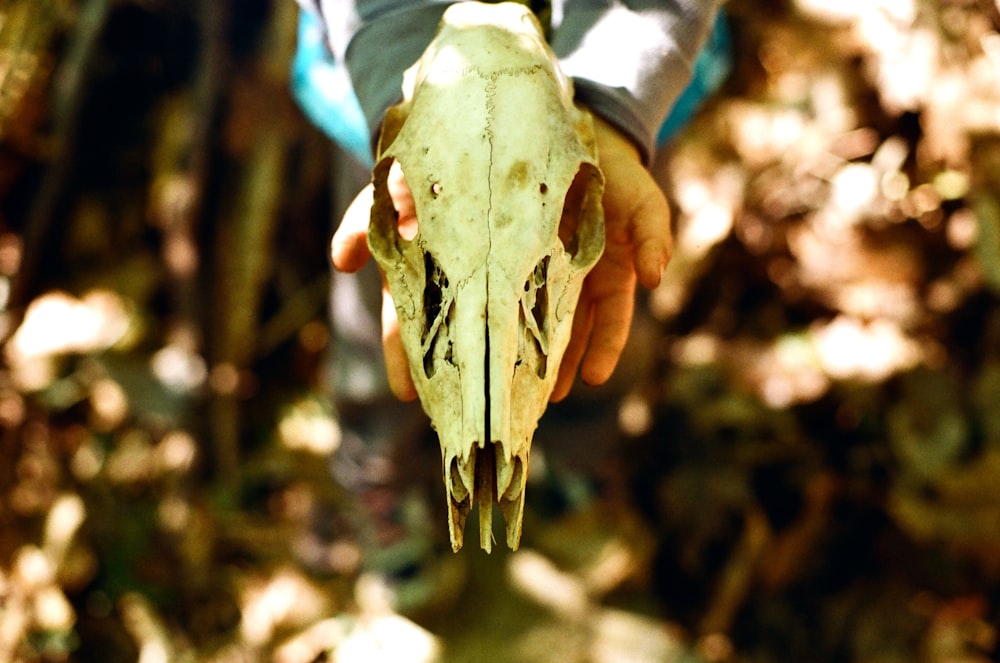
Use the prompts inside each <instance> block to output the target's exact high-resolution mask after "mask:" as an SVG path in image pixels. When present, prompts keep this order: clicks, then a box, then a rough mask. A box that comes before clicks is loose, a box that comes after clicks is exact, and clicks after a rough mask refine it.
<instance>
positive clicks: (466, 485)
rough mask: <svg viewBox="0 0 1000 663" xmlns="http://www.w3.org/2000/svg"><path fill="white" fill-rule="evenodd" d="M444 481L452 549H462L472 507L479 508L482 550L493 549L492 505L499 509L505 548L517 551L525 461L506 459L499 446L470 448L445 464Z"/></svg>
mask: <svg viewBox="0 0 1000 663" xmlns="http://www.w3.org/2000/svg"><path fill="white" fill-rule="evenodd" d="M446 468H447V469H446V472H445V475H446V476H445V481H446V486H447V489H448V503H449V509H448V513H449V515H448V525H449V530H450V534H451V543H452V548H453V549H454V550H455V551H456V552H457V551H458V550H460V549H461V548H462V542H463V540H464V533H465V523H466V520H467V518H468V515H469V512H470V511H471V510H472V505H473V504H474V503H475V504H477V505H478V506H479V543H480V546H481V547H482V548H483V550H485V551H487V552H490V551H491V550H492V548H493V504H494V503H497V504H499V505H500V510H501V513H503V517H504V521H505V523H506V535H507V536H506V539H507V545H508V546H509V547H510V548H511V549H514V550H516V549H517V547H518V544H519V543H520V539H521V521H522V518H523V514H524V490H525V478H526V469H527V461H526V459H522V458H521V457H519V456H512V457H509V458H508V457H507V456H506V454H505V453H504V450H503V447H502V445H500V444H496V443H495V444H494V445H493V448H492V449H490V448H489V447H485V448H480V447H479V446H478V445H473V447H472V449H471V451H470V453H469V455H468V456H467V457H466V458H464V459H462V458H460V457H458V456H454V455H453V456H451V458H450V459H449V460H448V461H447V465H446Z"/></svg>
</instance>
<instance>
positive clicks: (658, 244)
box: [331, 117, 672, 401]
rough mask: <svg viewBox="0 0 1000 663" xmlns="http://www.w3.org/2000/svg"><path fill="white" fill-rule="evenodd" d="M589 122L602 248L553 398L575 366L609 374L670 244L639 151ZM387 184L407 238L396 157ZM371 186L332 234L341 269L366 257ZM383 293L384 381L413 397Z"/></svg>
mask: <svg viewBox="0 0 1000 663" xmlns="http://www.w3.org/2000/svg"><path fill="white" fill-rule="evenodd" d="M594 129H595V135H596V140H597V151H598V157H599V161H600V166H601V170H602V171H603V172H604V178H605V185H604V197H603V200H602V203H603V205H604V225H605V248H604V253H603V255H602V256H601V258H600V260H599V261H598V262H597V264H596V265H595V266H594V268H593V269H592V270H591V272H590V273H589V274H588V275H587V278H586V279H585V280H584V283H583V290H582V292H581V294H580V302H579V304H578V306H577V310H576V317H575V318H574V320H573V332H572V335H571V338H570V342H569V345H568V347H567V349H566V354H565V355H564V357H563V361H562V364H561V365H560V367H559V376H558V378H557V379H556V384H555V388H554V390H553V392H552V397H551V400H553V401H558V400H562V399H563V398H565V397H566V395H567V394H568V393H569V390H570V388H571V387H572V385H573V380H574V378H575V376H576V373H577V370H578V369H579V371H580V376H581V378H582V379H583V381H584V382H585V383H587V384H592V385H597V384H601V383H603V382H605V381H607V379H608V378H609V377H611V374H612V372H613V371H614V369H615V366H616V365H617V363H618V358H619V357H620V356H621V353H622V350H623V349H624V347H625V342H626V340H628V334H629V328H630V326H631V323H632V314H633V310H634V305H635V287H636V281H637V280H638V281H640V282H641V283H642V284H643V285H644V286H646V287H647V288H655V287H656V286H657V284H658V283H659V282H660V277H661V275H662V274H663V270H664V268H665V267H666V264H667V261H668V260H669V259H670V252H671V247H672V242H671V234H670V208H669V207H668V205H667V201H666V198H665V197H664V195H663V192H662V191H661V190H660V188H659V186H658V185H657V184H656V182H655V180H653V177H652V175H650V173H649V171H648V170H647V169H646V167H645V166H644V165H643V163H642V160H641V158H640V155H639V150H638V149H637V148H636V146H635V145H634V144H633V143H632V142H631V141H630V140H629V139H628V138H626V137H625V136H624V135H622V134H621V133H620V132H619V131H618V130H617V129H615V128H614V127H612V126H611V125H610V124H608V123H607V122H605V121H603V120H601V119H600V118H597V117H595V118H594ZM387 185H388V188H389V194H390V196H391V197H392V200H393V203H394V204H395V206H396V211H397V212H398V213H399V225H400V234H401V235H403V236H404V237H412V236H413V235H414V234H415V233H416V223H417V219H416V210H415V208H414V203H413V196H412V193H411V192H410V189H409V187H408V186H407V185H406V180H405V179H404V178H403V172H402V169H400V168H399V166H398V164H396V165H394V166H393V169H392V170H391V171H390V173H389V178H388V182H387ZM372 191H373V187H372V186H371V185H368V186H367V187H365V188H364V189H363V190H362V191H361V192H360V193H359V194H358V195H357V196H356V197H355V199H354V201H353V202H352V203H351V205H350V206H349V207H348V209H347V211H346V212H345V214H344V218H343V220H342V221H341V223H340V226H339V228H338V229H337V232H336V233H335V234H334V236H333V241H332V243H331V254H332V258H333V265H334V267H335V268H337V269H338V270H340V271H343V272H355V271H357V270H359V269H361V268H362V267H363V266H364V265H365V263H366V262H368V259H369V258H370V257H371V254H370V253H369V250H368V243H367V231H368V219H369V215H370V210H371V205H372ZM382 295H383V296H382V347H383V351H384V352H385V363H386V372H387V374H388V378H389V386H390V388H391V389H392V391H393V393H394V394H395V395H396V397H397V398H399V399H400V400H404V401H408V400H413V399H415V398H416V397H417V391H416V387H415V386H414V384H413V378H412V376H411V375H410V366H409V363H408V362H407V360H406V353H405V351H404V350H403V342H402V339H401V338H400V335H399V321H398V319H397V318H396V309H395V306H394V305H393V302H392V296H391V295H390V294H389V291H388V289H387V288H386V287H385V283H384V281H383V288H382Z"/></svg>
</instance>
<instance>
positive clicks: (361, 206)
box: [330, 162, 417, 401]
mask: <svg viewBox="0 0 1000 663" xmlns="http://www.w3.org/2000/svg"><path fill="white" fill-rule="evenodd" d="M386 186H387V188H388V190H389V197H390V198H392V202H393V205H394V206H395V208H396V212H397V214H398V215H399V221H398V224H399V234H400V236H402V237H403V238H404V239H412V238H413V237H414V236H415V235H416V234H417V211H416V206H415V204H414V202H413V192H412V191H410V187H409V186H408V185H407V184H406V179H405V178H404V177H403V169H402V168H401V167H400V165H399V162H396V163H394V164H393V165H392V168H390V169H389V176H388V178H387V179H386ZM374 190H375V187H374V186H373V185H371V184H369V185H368V186H366V187H365V188H364V189H362V190H361V192H360V193H358V195H357V196H355V197H354V200H353V201H351V204H350V205H349V206H348V208H347V211H345V212H344V218H343V219H342V220H341V222H340V226H338V227H337V231H336V232H335V233H334V234H333V240H332V241H331V242H330V256H331V258H332V259H333V266H334V267H335V268H336V269H338V270H340V271H342V272H348V273H353V272H356V271H358V270H359V269H361V268H362V267H364V266H365V264H366V263H367V262H368V260H369V259H370V258H371V251H370V250H369V249H368V220H369V218H370V216H371V207H372V197H373V194H374ZM382 352H383V354H384V355H385V370H386V374H387V376H388V378H389V388H390V389H392V393H393V394H394V395H395V396H396V398H398V399H399V400H401V401H412V400H413V399H415V398H416V397H417V388H416V387H415V386H414V384H413V376H412V375H410V364H409V362H408V361H407V359H406V351H405V349H404V348H403V339H402V338H401V337H400V335H399V318H397V316H396V306H395V304H394V303H393V301H392V295H391V294H390V293H389V287H388V285H387V284H386V281H385V275H383V277H382Z"/></svg>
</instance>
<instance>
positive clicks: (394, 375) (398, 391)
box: [382, 288, 417, 401]
mask: <svg viewBox="0 0 1000 663" xmlns="http://www.w3.org/2000/svg"><path fill="white" fill-rule="evenodd" d="M382 352H383V354H384V355H385V372H386V375H387V377H388V378H389V388H390V389H391V390H392V393H393V394H394V395H395V396H396V398H398V399H399V400H401V401H412V400H413V399H415V398H416V397H417V388H416V386H415V385H414V384H413V376H412V375H410V363H409V362H408V361H407V360H406V350H405V349H404V348H403V339H402V337H401V336H400V335H399V318H398V317H397V316H396V306H395V304H394V303H393V301H392V295H390V294H389V291H388V290H387V289H385V288H383V289H382Z"/></svg>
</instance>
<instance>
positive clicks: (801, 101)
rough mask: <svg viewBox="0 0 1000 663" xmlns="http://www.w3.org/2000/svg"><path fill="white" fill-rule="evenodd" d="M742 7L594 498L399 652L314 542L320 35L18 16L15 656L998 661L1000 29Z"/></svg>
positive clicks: (927, 0)
mask: <svg viewBox="0 0 1000 663" xmlns="http://www.w3.org/2000/svg"><path fill="white" fill-rule="evenodd" d="M728 12H729V24H730V29H731V32H732V39H733V48H734V53H735V58H734V68H733V72H732V74H731V76H730V77H729V79H728V80H727V82H726V84H725V85H724V87H723V89H722V90H721V91H720V92H719V93H717V94H716V95H715V96H713V97H712V99H711V100H710V101H709V103H708V104H707V105H706V106H705V107H703V108H702V109H701V111H700V112H699V114H698V115H697V117H696V118H695V120H694V121H693V123H692V124H691V125H690V126H688V128H687V129H686V130H685V131H684V132H683V133H682V134H681V135H680V136H679V137H678V138H677V139H676V140H675V141H674V142H673V143H672V145H671V146H670V147H669V148H668V149H666V150H664V151H663V153H661V154H660V155H659V156H658V159H657V162H656V165H655V170H656V173H657V175H658V178H659V179H660V181H661V182H662V184H663V186H664V188H665V189H666V190H667V191H668V193H669V197H670V199H671V201H672V204H673V205H674V224H675V238H676V248H675V256H674V259H673V261H672V263H671V264H670V266H669V268H668V273H667V276H666V278H665V279H664V281H663V284H662V285H661V286H660V287H659V288H658V289H657V290H655V291H654V292H652V293H648V296H647V297H644V299H643V307H644V310H645V311H646V312H647V315H645V316H644V319H645V320H646V322H645V323H644V326H643V331H642V334H643V336H642V338H643V350H644V362H643V363H642V370H641V371H638V370H633V371H632V373H630V376H631V377H630V380H629V384H628V388H627V390H626V391H625V393H624V395H623V396H621V397H616V399H617V400H616V401H615V403H614V406H615V407H616V408H617V419H618V431H617V432H616V433H615V434H614V440H612V444H611V445H610V446H611V447H612V448H613V450H614V451H613V452H612V453H611V454H609V456H608V457H607V458H606V459H604V458H602V459H601V462H600V467H599V470H598V474H599V476H597V477H596V478H595V480H594V484H595V485H596V486H597V487H598V490H597V491H596V493H595V494H594V496H593V497H592V498H591V499H588V500H586V501H585V502H584V503H581V504H576V505H570V506H567V505H566V504H562V505H561V506H560V507H559V508H555V507H553V506H552V505H551V504H544V503H539V502H538V501H536V502H534V503H531V500H532V488H529V490H528V499H529V515H528V516H526V522H525V538H524V542H523V546H522V549H521V551H519V552H517V553H510V552H508V551H505V550H501V551H499V552H494V554H493V555H492V556H489V557H487V556H486V555H485V554H484V553H482V552H480V551H479V550H477V549H476V548H475V546H474V545H472V544H470V545H468V546H467V547H466V549H465V550H464V551H462V552H461V553H460V555H459V556H458V557H457V558H456V559H457V561H456V562H455V565H457V566H458V567H460V568H461V570H460V572H459V573H457V574H455V575H454V576H453V577H454V578H458V579H457V580H456V579H453V580H452V586H449V587H445V588H442V590H443V591H442V594H446V595H448V599H447V600H444V601H441V602H439V603H438V604H436V605H433V606H430V607H429V608H427V609H425V610H423V611H421V612H420V613H419V614H413V615H407V616H402V615H398V614H394V613H393V612H392V610H390V609H389V608H388V607H387V606H386V604H385V601H384V600H382V598H381V597H380V594H379V590H378V587H375V586H372V583H370V582H369V581H368V579H367V578H366V577H365V575H363V574H360V573H359V567H360V559H359V558H360V549H359V546H358V544H357V542H356V541H353V540H352V539H351V537H349V536H342V537H339V538H337V537H334V539H333V540H332V541H327V540H325V539H324V540H319V539H317V538H316V537H315V534H314V531H313V530H314V525H315V517H316V516H315V514H317V513H322V514H327V516H328V517H330V518H332V519H336V518H337V517H338V516H337V514H338V513H339V512H340V509H341V507H342V506H343V504H344V501H345V500H346V497H345V495H344V494H343V491H342V489H341V488H339V487H338V485H337V484H336V483H335V482H333V481H332V479H331V478H330V473H329V471H328V467H327V465H328V463H327V459H328V458H329V457H330V456H331V455H335V454H337V452H338V447H339V444H340V427H339V424H338V421H337V418H336V416H334V413H333V412H332V409H331V407H330V404H329V394H328V393H327V392H326V388H325V386H324V385H325V381H324V377H323V371H322V369H323V365H324V361H323V359H324V356H325V352H326V350H327V347H328V345H329V342H330V339H329V332H328V326H329V323H328V318H327V313H326V300H327V294H328V285H329V272H328V265H327V258H326V246H327V242H328V238H329V235H330V232H331V229H332V224H333V222H332V217H333V213H332V209H333V204H332V203H331V199H332V196H333V193H332V192H333V191H334V190H335V188H336V185H337V182H338V170H337V166H336V163H337V161H336V160H334V159H332V158H331V150H332V148H331V146H330V143H329V141H328V139H326V138H325V136H324V135H323V134H322V133H320V132H319V131H318V130H317V129H315V128H313V127H312V126H311V125H310V124H309V122H308V121H307V120H306V119H304V117H303V116H302V114H301V112H300V111H299V110H298V109H297V108H296V106H295V104H294V102H293V101H292V99H291V96H290V93H289V73H288V72H289V67H290V62H291V58H292V54H293V51H294V48H295V30H296V17H297V8H296V6H295V3H294V2H293V1H292V0H238V1H236V0H226V1H208V0H205V1H198V0H170V1H168V0H115V1H112V0H5V2H4V3H3V4H0V336H2V338H4V339H5V340H4V345H3V363H2V365H0V422H2V424H0V425H2V432H0V661H45V662H48V661H52V662H58V661H80V662H86V661H101V662H102V663H118V662H123V663H124V662H130V661H140V662H141V663H161V662H162V663H166V662H172V661H192V662H203V661H212V662H219V663H228V662H230V661H232V662H236V661H247V662H256V661H277V662H280V663H309V662H310V661H324V660H329V661H394V662H395V661H398V662H403V663H409V662H420V663H423V662H427V661H494V660H495V661H515V662H519V661H525V662H535V661H537V662H543V661H554V660H558V661H560V662H576V661H579V662H581V663H583V662H593V663H605V662H609V663H610V662H621V661H629V662H632V661H634V662H641V663H645V662H647V661H648V662H651V663H652V662H663V661H669V662H673V661H676V662H681V661H683V662H687V663H697V662H704V663H713V662H723V661H733V662H742V661H760V662H772V661H774V662H787V661H817V662H819V661H831V662H832V661H838V662H839V661H843V662H859V663H861V662H864V663H897V662H898V663H903V662H913V661H920V662H926V663H982V662H986V661H991V660H1000V634H998V630H997V629H998V625H1000V307H998V298H1000V6H998V4H997V3H996V2H994V0H936V1H934V0H837V1H833V0H732V2H730V3H729V4H728ZM432 453H436V452H433V451H432ZM431 462H432V464H433V463H434V462H437V461H436V459H433V458H432V459H431ZM534 469H535V468H534V467H533V470H534ZM539 471H543V470H539ZM443 495H444V494H443V491H441V494H440V496H436V499H440V500H442V501H443ZM532 504H533V505H532ZM434 518H435V521H434V522H435V526H437V525H441V526H443V524H444V521H443V519H442V520H440V522H438V519H437V516H436V515H435V516H434ZM317 546H321V547H322V550H321V551H320V553H321V554H322V555H323V556H324V560H325V562H326V563H325V564H324V565H322V569H318V568H316V566H315V565H311V564H308V563H304V562H303V560H304V559H306V558H309V559H314V558H315V555H316V547H317ZM309 551H311V552H309ZM307 553H308V554H307ZM310 555H311V556H310Z"/></svg>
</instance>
